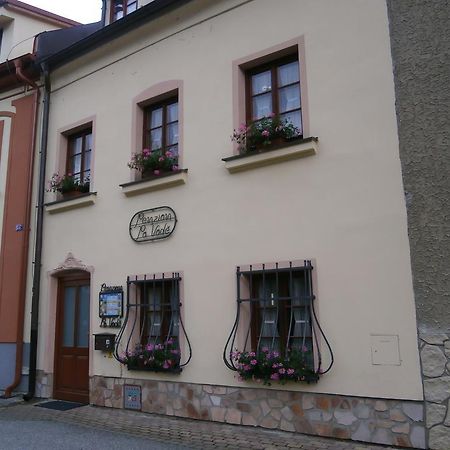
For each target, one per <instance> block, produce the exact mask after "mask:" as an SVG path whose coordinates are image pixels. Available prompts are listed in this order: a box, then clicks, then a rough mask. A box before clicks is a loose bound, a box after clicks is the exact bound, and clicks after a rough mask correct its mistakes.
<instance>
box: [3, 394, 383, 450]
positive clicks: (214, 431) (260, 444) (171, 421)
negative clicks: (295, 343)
mask: <svg viewBox="0 0 450 450" xmlns="http://www.w3.org/2000/svg"><path fill="white" fill-rule="evenodd" d="M35 404H36V402H35V403H34V404H33V403H24V402H22V401H21V400H19V399H17V400H16V401H15V402H14V400H13V401H11V400H8V401H7V400H0V450H53V449H55V450H103V449H105V450H116V449H127V450H141V449H146V450H189V449H190V450H210V449H211V450H212V449H216V450H217V449H233V450H238V449H245V450H251V449H255V450H279V449H291V448H297V449H305V450H388V449H389V448H391V447H385V446H378V445H366V444H362V443H358V442H351V441H341V440H336V439H328V438H320V437H315V436H307V435H302V434H298V433H289V432H283V431H273V430H267V429H263V428H253V427H247V426H239V425H228V424H221V423H216V422H203V421H197V420H190V419H181V418H175V417H167V416H160V415H156V414H145V413H140V412H135V411H127V410H123V409H112V408H100V407H95V406H83V407H80V408H75V409H71V410H69V411H55V410H50V409H44V408H39V407H36V406H35Z"/></svg>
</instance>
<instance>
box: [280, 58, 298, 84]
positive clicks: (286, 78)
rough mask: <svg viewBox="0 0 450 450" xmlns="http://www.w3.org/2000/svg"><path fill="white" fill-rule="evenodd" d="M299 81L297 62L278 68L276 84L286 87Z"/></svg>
mask: <svg viewBox="0 0 450 450" xmlns="http://www.w3.org/2000/svg"><path fill="white" fill-rule="evenodd" d="M298 81H300V76H299V69H298V61H294V62H291V63H289V64H285V65H283V66H280V67H278V84H279V86H286V85H287V84H292V83H296V82H298Z"/></svg>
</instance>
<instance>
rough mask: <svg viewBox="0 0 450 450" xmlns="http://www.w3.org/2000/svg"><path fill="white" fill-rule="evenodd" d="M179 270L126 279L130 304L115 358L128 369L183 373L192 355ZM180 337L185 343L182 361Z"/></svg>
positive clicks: (120, 332) (119, 334) (127, 305)
mask: <svg viewBox="0 0 450 450" xmlns="http://www.w3.org/2000/svg"><path fill="white" fill-rule="evenodd" d="M181 279H182V278H181V276H180V274H179V273H178V272H173V273H171V274H170V275H169V276H167V274H164V273H163V274H160V275H159V276H157V275H156V274H154V275H152V276H150V277H149V276H147V275H144V276H142V277H139V276H135V277H128V278H127V303H126V311H125V317H124V320H123V324H122V327H121V329H120V331H119V333H118V335H117V339H116V346H115V349H114V357H115V359H116V360H117V361H119V362H120V363H122V364H126V365H127V367H128V369H129V370H147V371H153V372H172V373H180V372H181V371H182V368H183V367H184V366H186V365H187V364H188V363H189V361H190V360H191V358H192V348H191V344H190V341H189V338H188V336H187V334H186V330H185V327H184V324H183V320H182V317H181V306H182V304H181V301H180V282H181ZM180 340H183V341H184V342H185V343H186V348H187V357H186V360H185V361H184V362H182V347H181V345H180Z"/></svg>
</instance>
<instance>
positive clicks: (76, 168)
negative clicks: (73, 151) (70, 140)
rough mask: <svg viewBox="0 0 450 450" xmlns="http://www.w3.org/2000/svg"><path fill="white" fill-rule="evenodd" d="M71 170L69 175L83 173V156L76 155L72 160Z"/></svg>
mask: <svg viewBox="0 0 450 450" xmlns="http://www.w3.org/2000/svg"><path fill="white" fill-rule="evenodd" d="M69 169H70V172H69V173H71V174H75V173H80V171H81V154H78V155H75V156H74V157H73V158H72V160H71V162H70V166H69Z"/></svg>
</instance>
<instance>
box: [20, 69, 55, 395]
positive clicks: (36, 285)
mask: <svg viewBox="0 0 450 450" xmlns="http://www.w3.org/2000/svg"><path fill="white" fill-rule="evenodd" d="M41 69H42V73H43V74H44V111H43V117H42V131H41V151H40V158H39V182H38V203H37V221H36V243H35V248H34V273H33V292H32V297H31V332H30V362H29V375H28V392H27V393H26V394H25V395H24V396H23V399H24V400H27V401H28V400H31V399H32V398H33V397H34V393H35V390H36V361H37V344H38V328H39V294H40V287H41V263H42V229H43V223H44V194H45V166H46V163H47V140H48V119H49V113H50V76H49V73H48V68H47V67H46V65H44V64H41Z"/></svg>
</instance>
